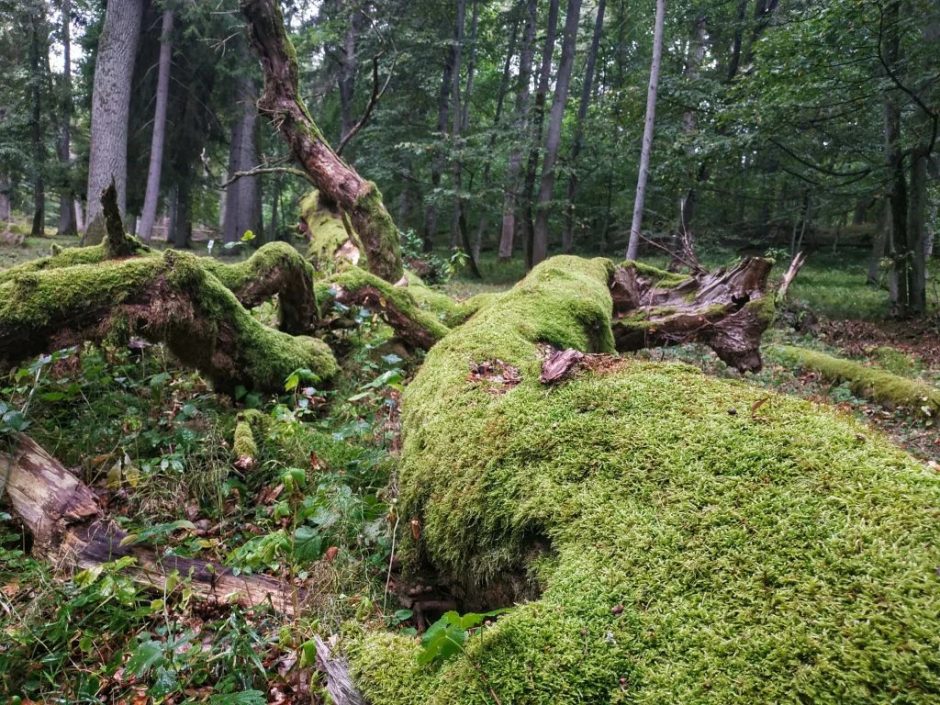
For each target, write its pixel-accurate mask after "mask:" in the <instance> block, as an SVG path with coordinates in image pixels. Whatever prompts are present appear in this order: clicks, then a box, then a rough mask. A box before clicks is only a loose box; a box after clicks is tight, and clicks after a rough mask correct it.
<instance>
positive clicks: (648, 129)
mask: <svg viewBox="0 0 940 705" xmlns="http://www.w3.org/2000/svg"><path fill="white" fill-rule="evenodd" d="M665 15H666V0H656V20H655V27H654V30H653V61H652V64H651V65H650V83H649V89H648V91H647V93H646V121H645V123H644V125H643V145H642V147H641V151H640V169H639V173H638V174H637V181H636V198H635V199H634V201H633V221H632V222H631V224H630V242H629V243H628V245H627V259H636V256H637V253H638V252H639V249H640V226H641V225H642V224H643V207H644V204H645V203H646V184H647V181H648V180H649V168H650V154H651V153H652V151H653V131H654V129H655V126H656V93H657V91H658V88H659V71H660V66H661V64H662V57H663V22H664V19H665Z"/></svg>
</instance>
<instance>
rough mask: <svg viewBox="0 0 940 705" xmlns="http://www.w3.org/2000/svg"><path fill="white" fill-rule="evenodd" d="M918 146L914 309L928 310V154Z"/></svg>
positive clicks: (911, 213)
mask: <svg viewBox="0 0 940 705" xmlns="http://www.w3.org/2000/svg"><path fill="white" fill-rule="evenodd" d="M925 151H926V150H925V149H922V148H917V149H915V150H914V151H913V153H912V154H911V180H910V187H911V188H910V203H909V204H908V208H909V210H908V220H907V223H908V237H909V240H910V244H911V284H910V310H911V313H913V314H915V315H923V314H924V313H926V312H927V256H928V254H927V253H928V243H927V158H928V157H927V155H926V154H925Z"/></svg>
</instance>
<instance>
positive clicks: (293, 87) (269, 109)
mask: <svg viewBox="0 0 940 705" xmlns="http://www.w3.org/2000/svg"><path fill="white" fill-rule="evenodd" d="M241 8H242V13H243V14H244V15H245V17H246V19H247V20H248V30H249V35H250V37H251V43H252V46H253V47H254V49H255V51H256V53H257V54H258V55H259V57H260V58H261V65H262V68H263V69H264V75H265V85H264V94H263V95H262V96H261V100H260V101H259V102H258V107H259V108H260V110H261V111H262V112H263V113H265V114H267V115H268V116H269V117H270V118H271V120H272V123H273V124H274V125H275V126H276V128H277V129H278V131H279V132H280V133H281V135H282V136H283V137H284V139H285V140H286V141H287V143H288V145H289V146H290V149H291V153H292V154H293V156H294V158H295V159H296V160H297V161H298V162H299V163H300V164H301V166H302V167H303V168H304V170H305V171H306V172H307V174H309V176H310V179H311V181H312V182H313V183H314V184H315V185H316V187H317V189H319V190H320V191H321V192H322V193H323V194H325V195H326V197H327V198H329V199H330V200H331V201H333V202H335V203H336V204H338V205H339V206H340V207H341V208H342V209H343V210H344V211H346V213H347V214H348V215H349V219H350V221H351V223H352V227H353V229H354V230H355V231H356V233H357V234H358V235H359V238H360V240H361V241H362V244H363V246H364V247H365V250H366V257H367V259H368V266H369V269H370V271H372V272H373V273H375V274H376V275H378V276H380V277H382V278H383V279H385V280H386V281H390V282H396V281H398V280H400V279H401V278H402V276H403V274H404V270H403V268H402V262H401V252H400V246H399V242H398V229H397V228H396V227H395V223H394V222H393V221H392V218H391V216H390V215H389V214H388V211H387V210H386V209H385V205H384V203H383V202H382V194H381V193H380V192H379V190H378V188H377V187H376V185H375V184H374V183H372V182H371V181H366V180H365V179H363V178H362V177H361V176H360V175H359V174H358V173H357V172H356V171H355V169H353V168H352V167H350V166H349V165H348V164H346V163H345V162H344V161H343V160H342V159H340V158H339V157H338V156H337V155H336V152H334V151H333V150H332V149H331V148H330V146H329V144H327V142H326V140H324V138H323V135H322V134H321V133H320V130H319V128H318V127H317V126H316V124H315V123H314V121H313V118H311V117H310V113H309V112H308V110H307V108H306V106H305V105H304V104H303V101H302V100H301V99H300V97H299V95H298V87H297V80H298V71H299V69H298V66H297V59H296V54H295V52H294V49H293V46H291V43H290V39H288V37H287V32H286V30H285V28H284V21H283V17H282V16H281V11H280V8H279V7H278V5H277V3H276V1H275V0H242V2H241Z"/></svg>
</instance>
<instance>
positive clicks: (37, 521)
mask: <svg viewBox="0 0 940 705" xmlns="http://www.w3.org/2000/svg"><path fill="white" fill-rule="evenodd" d="M0 463H2V467H3V468H6V471H7V481H6V493H7V496H8V497H9V501H10V503H11V505H12V509H13V512H14V513H15V514H16V515H17V516H18V517H19V518H20V519H21V520H22V522H23V525H24V526H25V527H26V529H27V530H28V531H29V533H30V534H31V535H32V538H33V548H32V550H33V554H34V555H35V556H37V557H40V558H43V559H44V560H47V561H49V562H51V563H52V564H54V565H55V566H56V567H57V568H58V569H60V570H69V569H89V568H90V569H94V568H96V567H100V566H101V565H102V564H103V563H108V562H110V561H115V560H118V559H119V558H125V557H131V558H133V559H134V563H133V565H132V566H130V567H129V568H128V573H129V575H130V576H131V577H132V578H133V579H134V580H135V581H136V582H139V583H141V584H143V585H146V586H148V587H152V588H154V589H156V590H157V591H161V592H162V591H164V590H165V589H166V587H167V579H168V578H169V577H170V576H171V575H178V576H179V578H180V579H182V580H187V581H188V582H189V585H190V586H191V589H192V590H193V592H194V593H195V594H196V595H198V596H199V597H201V598H203V599H206V600H211V601H216V602H221V603H232V604H240V605H243V606H258V605H265V604H268V605H270V606H271V607H273V608H274V609H275V610H277V611H278V612H281V613H283V614H287V615H292V614H294V611H295V609H296V607H297V605H299V604H301V603H302V602H303V600H304V598H305V594H304V592H303V591H302V590H299V589H292V588H291V586H289V585H286V584H284V583H282V582H281V581H278V580H275V579H274V578H270V577H267V576H263V575H235V574H234V573H233V572H232V570H231V569H230V568H227V567H225V566H222V565H220V564H218V563H214V562H211V561H202V560H197V559H190V558H181V557H178V556H168V555H165V554H164V553H163V552H162V551H158V550H156V549H155V548H153V547H151V546H147V545H142V544H138V545H129V543H130V542H129V540H128V534H126V533H125V532H124V531H122V530H121V529H120V528H118V527H117V526H116V525H115V524H114V522H113V521H111V520H110V518H109V517H108V516H107V515H105V514H104V513H103V512H102V510H101V508H100V505H99V503H98V499H97V497H96V495H95V493H94V492H93V491H92V490H91V488H90V487H88V486H87V485H85V484H84V483H83V482H81V480H79V479H78V478H76V477H75V476H74V475H73V474H72V473H70V472H69V471H68V470H66V469H65V468H64V467H63V466H62V465H61V464H60V463H59V462H58V461H57V460H56V459H55V458H53V457H52V456H50V455H49V454H48V453H47V452H46V451H45V450H44V449H43V448H42V447H40V446H39V445H38V444H37V443H36V442H35V441H34V440H32V439H31V438H29V437H28V436H23V435H21V436H19V437H18V438H17V441H16V446H15V448H14V450H13V451H12V452H11V453H10V454H9V455H7V456H6V457H0Z"/></svg>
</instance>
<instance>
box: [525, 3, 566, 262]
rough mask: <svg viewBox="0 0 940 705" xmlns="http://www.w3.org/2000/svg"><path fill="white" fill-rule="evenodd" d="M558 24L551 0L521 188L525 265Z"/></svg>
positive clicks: (532, 227) (529, 259) (532, 230)
mask: <svg viewBox="0 0 940 705" xmlns="http://www.w3.org/2000/svg"><path fill="white" fill-rule="evenodd" d="M557 26H558V0H550V2H549V6H548V30H547V31H546V33H545V44H544V48H543V49H542V64H541V67H540V68H539V83H538V87H537V88H536V90H535V104H534V106H533V107H534V114H533V117H532V130H531V134H530V135H529V139H530V142H529V145H530V147H529V158H528V161H527V162H526V171H525V181H524V183H523V189H522V204H521V205H522V228H521V230H522V232H523V236H524V241H525V254H526V267H527V268H530V267H531V266H532V249H533V242H532V238H533V236H534V234H535V223H534V222H533V218H532V199H533V196H534V193H535V175H536V171H537V169H538V164H539V151H540V148H541V145H542V127H543V124H544V122H545V101H546V99H547V96H548V86H549V82H550V80H551V73H552V56H554V53H555V34H556V32H557Z"/></svg>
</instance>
